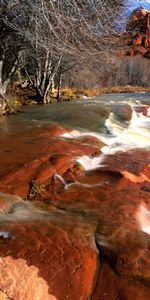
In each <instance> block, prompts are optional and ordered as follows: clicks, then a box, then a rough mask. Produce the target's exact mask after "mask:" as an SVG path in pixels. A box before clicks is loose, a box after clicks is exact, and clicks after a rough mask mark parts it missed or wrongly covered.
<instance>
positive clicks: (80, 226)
mask: <svg viewBox="0 0 150 300" xmlns="http://www.w3.org/2000/svg"><path fill="white" fill-rule="evenodd" d="M51 215H52V214H51ZM41 217H42V215H41ZM57 218H58V221H59V224H60V225H57ZM54 219H55V221H54V222H53V223H51V222H50V221H49V220H48V218H47V219H45V217H44V215H43V220H42V219H41V218H40V219H39V220H38V219H37V221H32V220H30V221H29V220H28V221H27V222H21V223H16V222H15V223H13V222H12V223H9V224H3V225H1V226H0V227H1V228H0V230H3V231H4V230H5V231H8V232H9V234H10V235H11V238H10V239H9V240H8V239H5V240H4V241H2V242H1V243H0V256H1V259H0V269H1V274H0V291H2V293H3V294H4V295H7V296H8V298H11V299H15V300H27V299H41V300H42V299H44V300H45V299H46V300H52V299H55V300H64V299H67V298H69V297H70V299H72V300H79V299H88V298H89V297H90V295H91V293H92V290H93V288H94V284H95V283H94V281H95V274H96V272H97V268H98V266H97V251H96V247H95V243H94V241H93V240H92V238H90V235H89V233H90V234H91V235H92V234H93V232H94V226H93V225H90V226H89V225H88V223H86V222H83V223H80V222H79V221H78V222H77V221H75V223H72V221H73V220H71V219H70V218H68V217H67V216H65V215H64V216H63V215H61V214H60V215H59V214H57V213H56V216H55V215H54V214H53V220H54Z"/></svg>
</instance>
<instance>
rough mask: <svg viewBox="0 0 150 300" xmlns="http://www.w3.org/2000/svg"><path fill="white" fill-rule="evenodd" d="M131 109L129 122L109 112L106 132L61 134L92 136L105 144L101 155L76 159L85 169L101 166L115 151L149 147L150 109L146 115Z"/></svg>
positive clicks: (72, 136)
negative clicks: (122, 120)
mask: <svg viewBox="0 0 150 300" xmlns="http://www.w3.org/2000/svg"><path fill="white" fill-rule="evenodd" d="M130 105H131V103H130ZM131 106H132V105H131ZM132 110H133V113H132V119H131V121H130V122H121V121H119V120H118V119H117V117H116V116H115V115H114V113H113V112H111V113H110V114H109V117H108V119H107V120H106V121H105V128H107V131H108V133H107V134H101V133H96V132H80V131H77V130H73V131H72V132H70V133H64V134H63V135H62V137H65V138H71V139H76V138H80V137H83V136H92V137H95V138H97V139H99V140H100V141H102V142H103V143H104V144H106V146H104V147H103V148H102V149H101V152H102V155H100V156H99V157H93V158H92V157H89V156H86V155H83V156H81V157H78V158H77V161H78V162H79V163H80V164H81V165H82V166H83V167H84V169H85V170H86V171H90V170H94V169H96V168H99V167H101V166H103V165H104V163H105V158H106V156H107V155H114V154H116V153H117V152H127V151H129V150H131V149H136V148H140V149H145V148H149V147H150V117H149V115H150V109H149V110H148V115H147V116H144V115H143V114H142V113H136V111H135V110H134V108H132Z"/></svg>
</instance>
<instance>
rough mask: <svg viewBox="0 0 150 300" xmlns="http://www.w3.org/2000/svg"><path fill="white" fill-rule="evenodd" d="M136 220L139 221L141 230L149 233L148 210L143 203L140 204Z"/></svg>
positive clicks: (149, 215)
mask: <svg viewBox="0 0 150 300" xmlns="http://www.w3.org/2000/svg"><path fill="white" fill-rule="evenodd" d="M138 221H139V223H140V228H141V230H142V231H143V232H145V233H147V234H148V235H150V212H149V211H148V209H147V208H146V207H145V206H144V205H141V206H140V209H139V212H138Z"/></svg>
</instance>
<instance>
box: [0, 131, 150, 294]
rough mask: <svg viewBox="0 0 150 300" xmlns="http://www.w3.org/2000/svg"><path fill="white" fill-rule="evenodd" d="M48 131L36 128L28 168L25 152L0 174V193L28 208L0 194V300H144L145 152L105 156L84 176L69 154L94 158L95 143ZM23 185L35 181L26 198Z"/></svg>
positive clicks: (149, 165)
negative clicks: (100, 162)
mask: <svg viewBox="0 0 150 300" xmlns="http://www.w3.org/2000/svg"><path fill="white" fill-rule="evenodd" d="M42 130H43V129H42ZM56 131H57V130H56V129H55V130H54V128H53V129H52V132H53V133H54V136H53V134H52V132H51V134H50V136H49V132H48V131H46V132H43V135H42V133H41V132H40V130H39V129H38V132H39V136H44V148H38V156H37V153H36V151H35V149H36V147H37V145H38V143H39V142H41V138H40V137H39V138H38V139H37V140H34V139H33V140H34V143H35V144H34V143H33V151H32V155H31V156H30V160H29V163H26V164H25V165H24V162H25V160H26V158H25V154H27V152H26V151H27V150H25V153H22V157H20V160H19V167H18V168H16V169H15V170H11V172H8V174H5V176H1V180H0V187H1V189H2V190H3V192H5V193H6V192H7V193H8V192H9V191H11V193H12V194H18V195H20V196H22V195H23V196H24V197H28V200H29V201H32V203H33V205H31V202H26V201H24V202H23V203H22V201H21V200H20V198H16V197H13V196H9V195H7V196H5V195H4V194H1V197H0V209H4V210H5V215H1V216H0V257H1V260H0V269H1V270H2V275H1V277H0V297H1V298H2V299H15V300H25V299H26V300H28V299H29V300H30V299H39V300H43V299H55V300H64V299H71V300H87V299H92V300H103V299H106V300H109V299H112V300H116V299H120V300H122V299H125V300H131V299H133V298H135V299H138V300H149V298H150V271H149V270H150V254H149V250H150V235H149V227H150V226H149V224H150V216H149V214H150V213H149V211H150V202H149V184H150V155H149V151H147V150H146V149H145V150H141V149H136V150H134V149H133V150H130V151H128V152H118V153H117V154H115V155H109V156H105V159H104V160H103V166H100V167H99V168H98V169H97V170H92V171H88V172H87V171H86V172H85V170H84V168H83V167H82V166H81V165H80V164H79V163H77V157H78V156H81V155H85V154H86V155H88V156H90V157H93V156H95V155H99V154H100V153H97V147H98V148H99V150H100V151H101V149H100V148H101V147H102V146H103V143H100V142H99V140H98V139H97V138H95V137H94V139H93V138H90V137H84V138H83V139H82V138H81V139H77V140H76V139H73V138H72V139H70V140H69V139H65V138H63V137H60V136H59V135H58V136H57V134H56ZM58 132H64V131H63V129H60V128H59V129H58ZM98 145H99V146H98ZM28 150H30V147H29V149H28ZM12 158H13V155H12ZM2 165H3V161H2ZM1 174H3V171H1ZM31 181H33V182H37V183H38V185H33V186H32V193H30V192H31V191H30V190H29V187H30V184H31ZM33 182H32V183H33ZM36 189H37V190H36ZM41 191H42V192H41ZM2 196H3V197H2ZM16 199H19V200H16ZM12 208H13V209H12ZM19 274H20V275H19ZM33 278H34V280H33Z"/></svg>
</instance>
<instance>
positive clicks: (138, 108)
mask: <svg viewBox="0 0 150 300" xmlns="http://www.w3.org/2000/svg"><path fill="white" fill-rule="evenodd" d="M133 108H134V110H135V111H136V112H137V113H142V114H143V116H147V114H148V109H149V106H146V105H143V106H141V105H138V106H134V107H133Z"/></svg>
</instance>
